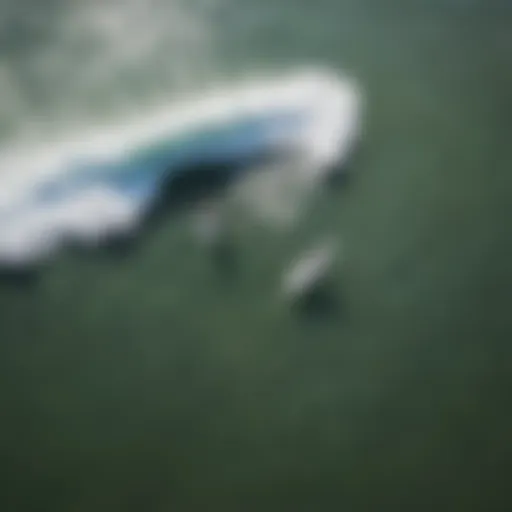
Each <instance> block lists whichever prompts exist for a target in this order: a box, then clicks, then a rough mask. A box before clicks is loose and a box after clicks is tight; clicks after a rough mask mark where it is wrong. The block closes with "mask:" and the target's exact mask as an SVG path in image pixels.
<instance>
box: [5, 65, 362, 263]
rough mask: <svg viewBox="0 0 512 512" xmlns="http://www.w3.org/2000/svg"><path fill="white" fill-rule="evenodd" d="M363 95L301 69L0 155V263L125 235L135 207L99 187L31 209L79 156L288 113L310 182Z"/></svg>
mask: <svg viewBox="0 0 512 512" xmlns="http://www.w3.org/2000/svg"><path fill="white" fill-rule="evenodd" d="M360 103H361V97H360V93H359V90H358V88H357V87H356V84H355V83H354V82H353V81H352V80H349V79H347V78H345V77H343V76H340V75H338V74H336V73H333V72H331V71H328V70H322V69H315V68H307V69H302V70H299V71H298V72H296V73H292V74H289V75H285V76H283V77H277V78H275V77H273V78H272V77H268V76H259V77H256V78H252V79H250V78H249V79H246V80H244V81H243V82H242V83H241V84H239V85H237V86H233V85H230V84H218V85H217V86H215V87H212V88H211V91H210V92H209V93H205V94H203V95H202V96H201V97H200V98H199V99H197V98H190V97H182V98H178V99H176V100H175V101H174V102H173V103H172V104H170V105H167V106H165V107H160V108H159V109H157V110H155V111H154V112H153V113H149V114H147V115H146V116H144V118H141V117H140V116H137V117H133V118H131V119H127V120H125V121H124V122H123V123H122V124H118V125H117V126H112V127H104V128H102V129H98V128H90V129H83V130H81V131H80V132H78V133H75V134H73V135H72V136H70V137H66V138H61V139H59V140H53V141H46V142H45V143H39V144H38V145H35V146H34V145H32V146H27V145H26V144H23V143H20V144H18V145H17V146H14V147H12V148H11V149H9V150H8V151H6V152H4V153H3V154H0V262H2V261H4V262H5V261H8V262H26V261H32V260H34V259H36V260H37V259H38V258H41V257H44V256H47V255H49V254H51V253H52V252H53V251H54V250H56V249H57V248H58V247H59V245H60V244H61V243H62V241H63V239H65V238H67V237H70V236H74V237H77V238H79V239H81V240H89V241H91V242H95V241H97V240H98V238H101V236H102V235H103V234H105V233H106V232H109V230H117V231H121V230H130V229H133V228H134V226H135V225H136V224H137V218H138V216H139V214H140V205H139V204H137V203H134V202H133V200H130V199H129V198H126V197H123V196H121V195H120V194H115V193H113V192H112V191H110V190H109V189H107V188H103V187H102V186H101V185H100V186H99V188H96V189H94V190H91V189H88V190H84V191H81V192H78V193H76V194H74V195H73V196H72V197H69V198H65V199H63V200H61V201H59V202H58V203H56V204H52V205H46V206H37V205H35V204H34V202H33V201H31V193H32V192H33V190H34V189H35V188H36V187H37V185H38V184H40V183H41V182H44V181H45V180H47V179H49V178H52V177H53V178H55V177H58V176H59V174H62V173H65V172H67V169H69V166H70V162H74V161H76V160H77V159H80V158H86V159H91V158H92V159H93V160H109V159H117V158H120V157H122V156H123V155H125V154H126V153H127V152H128V151H130V150H133V149H134V148H136V147H139V146H142V147H143V146H144V144H146V143H148V142H151V141H152V140H154V139H157V138H159V137H168V138H171V137H175V136H178V135H179V134H181V133H184V132H187V131H192V130H194V129H196V128H200V127H201V126H204V125H205V124H207V123H214V124H225V123H229V122H230V121H232V120H234V119H237V118H243V117H245V116H249V115H252V114H258V113H264V112H272V111H275V110H278V109H282V108H287V109H288V108H291V109H296V110H298V111H304V112H307V113H308V115H309V117H310V119H311V122H310V123H309V124H308V126H307V128H306V129H305V130H304V132H303V133H302V134H301V136H300V137H299V139H297V140H295V141H294V142H295V144H296V146H297V149H298V151H299V152H300V154H301V156H302V165H301V166H299V167H298V168H297V172H299V171H302V172H306V174H307V175H309V176H311V177H316V176H317V175H318V174H319V173H320V172H322V170H323V169H325V168H327V167H328V166H330V165H331V164H332V163H333V162H334V161H335V160H339V159H340V158H343V156H344V155H345V154H346V152H347V150H348V149H350V147H351V145H352V143H353V141H354V138H355V137H357V136H358V132H359V116H360Z"/></svg>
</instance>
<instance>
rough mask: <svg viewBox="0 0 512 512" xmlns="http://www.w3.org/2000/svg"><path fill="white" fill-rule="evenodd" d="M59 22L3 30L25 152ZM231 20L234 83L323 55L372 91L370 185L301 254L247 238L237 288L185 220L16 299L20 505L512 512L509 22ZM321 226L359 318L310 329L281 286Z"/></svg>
mask: <svg viewBox="0 0 512 512" xmlns="http://www.w3.org/2000/svg"><path fill="white" fill-rule="evenodd" d="M21 4H27V5H28V2H25V3H23V2H22V3H21ZM21 4H20V3H19V2H18V3H17V4H13V6H12V7H11V9H14V7H16V6H17V8H18V10H19V9H20V5H21ZM53 4H56V5H57V4H58V3H57V2H53V3H52V5H50V4H48V10H49V11H50V12H49V14H47V17H48V20H47V22H46V25H45V23H42V22H41V24H40V25H38V27H39V28H38V30H39V32H38V31H36V30H35V29H34V28H33V27H32V29H30V27H29V28H27V29H26V34H25V33H23V32H20V30H19V28H18V29H17V30H12V26H10V25H8V24H6V23H5V22H4V24H3V25H2V28H1V30H2V36H3V38H2V40H3V41H4V43H3V44H4V46H3V48H4V50H3V53H2V55H1V58H2V61H1V63H2V66H3V68H2V69H4V70H5V69H8V70H9V72H10V73H12V74H13V76H14V77H15V78H16V81H17V83H18V85H20V86H21V85H23V86H24V87H22V92H23V95H24V96H23V98H24V101H25V103H23V105H25V107H24V110H23V109H21V107H20V110H14V109H13V110H8V109H7V110H4V112H7V111H8V112H10V115H11V117H10V118H7V117H6V116H4V118H3V124H2V127H3V129H4V130H5V131H6V132H8V131H9V130H14V126H18V125H17V124H16V122H17V121H19V119H20V117H16V116H21V112H22V111H23V113H24V114H23V115H27V113H26V112H27V109H28V111H29V112H32V111H34V112H44V111H45V108H46V109H47V110H48V111H50V110H51V111H52V112H54V108H55V105H58V100H59V94H58V93H57V91H53V96H52V87H51V83H50V82H48V81H45V80H43V79H42V78H41V77H40V75H38V74H37V73H35V71H34V69H36V68H34V67H33V66H34V64H33V63H32V61H31V60H30V56H31V55H34V54H37V52H38V51H40V48H41V47H43V48H44V47H45V45H51V44H57V43H52V41H53V39H52V33H53V31H57V29H58V28H59V23H64V20H65V19H66V15H67V14H65V12H67V11H65V12H64V11H63V9H62V7H60V8H58V9H57V10H55V11H52V10H51V7H52V6H53ZM74 5H75V4H74V3H70V4H68V5H67V9H71V10H72V9H73V8H74ZM7 8H8V7H6V8H5V9H7ZM198 9H199V11H198V12H202V11H201V9H206V7H203V8H198ZM7 12H8V11H6V13H7ZM20 12H21V14H20V17H19V18H16V19H17V21H16V23H18V24H21V25H19V26H22V27H23V26H25V27H26V26H28V25H30V24H27V23H25V24H24V22H23V20H24V19H25V18H24V16H27V19H29V18H30V16H28V14H26V13H27V12H28V11H22V10H20ZM205 12H206V11H205ZM215 12H216V14H215V16H214V15H213V14H212V15H211V16H212V17H211V19H210V18H208V22H209V24H210V25H213V26H214V27H215V28H216V31H217V32H218V34H220V36H219V38H218V43H217V47H216V55H217V57H216V58H217V59H218V60H217V61H215V65H214V67H217V68H219V69H220V70H221V72H231V71H232V70H251V69H254V68H257V67H259V66H275V67H279V66H284V65H293V64H300V63H302V62H304V61H305V62H321V63H325V64H327V65H331V66H333V67H343V68H347V69H349V70H350V71H351V72H353V73H354V74H355V75H356V76H357V77H358V78H359V79H360V80H361V82H362V84H363V85H364V87H365V90H366V94H367V101H368V115H367V120H366V136H365V138H364V145H363V148H362V152H361V154H360V156H359V158H358V159H357V161H356V162H355V163H354V165H353V167H354V171H355V174H354V179H353V180H352V182H351V183H350V186H349V187H347V188H346V189H345V190H344V191H343V192H342V193H335V192H329V193H328V194H327V195H326V199H325V200H324V201H322V202H321V204H320V205H318V206H317V207H316V208H315V209H314V211H312V212H311V213H310V214H309V216H308V218H307V219H306V221H305V222H304V223H303V224H302V225H301V228H300V230H299V232H298V233H296V234H295V235H293V236H292V235H290V238H285V239H283V238H282V237H279V236H276V234H275V233H274V234H273V233H272V232H270V231H265V230H261V231H259V230H252V231H246V232H244V233H243V234H242V235H240V237H239V239H238V240H237V244H238V246H239V268H238V272H237V274H236V275H235V277H234V279H232V280H231V281H229V282H226V281H225V280H224V279H223V278H222V276H219V274H218V273H217V272H215V269H214V268H213V266H212V262H211V261H210V260H209V258H208V256H207V255H206V254H204V253H203V252H201V251H200V250H199V249H198V248H197V246H196V245H195V244H194V243H193V241H192V240H191V239H190V235H189V232H188V228H187V226H185V225H184V224H183V223H180V222H169V223H166V224H164V225H162V226H161V227H160V228H159V230H158V231H157V232H156V233H155V234H154V235H153V236H151V237H150V239H149V240H148V242H147V244H145V245H144V246H143V247H142V248H141V250H139V251H137V252H136V253H135V254H134V255H133V256H131V257H129V258H127V259H124V260H120V261H118V260H112V259H109V258H106V257H97V258H93V259H86V258H81V257H73V256H66V257H63V258H61V259H60V260H59V261H58V262H57V263H56V264H55V265H54V266H52V267H51V268H50V269H48V270H47V271H45V272H44V274H43V276H42V280H41V282H40V284H39V286H37V287H35V288H33V289H26V288H23V289H22V288H13V287H2V288H1V289H0V405H1V420H0V460H1V467H2V475H1V476H2V478H1V480H0V507H1V508H0V509H1V510H2V511H5V512H11V511H13V512H25V511H43V510H44V511H46V510H48V511H52V512H57V511H61V510H62V511H73V512H75V511H80V512H82V511H87V512H89V511H97V512H103V511H108V512H112V511H117V510H119V511H131V510H133V511H148V512H149V511H156V512H161V511H171V510H172V511H189V510H191V511H195V510H208V511H209V510H221V511H226V510H234V511H246V510H247V511H249V510H255V511H262V510H265V511H267V510H268V511H271V510H272V511H273V510H276V511H278V510H279V511H282V510H286V511H287V510H290V511H302V510H304V511H331V510H346V511H351V512H352V511H367V510H368V511H374V510H375V511H377V510H378V511H382V510H414V511H418V510H421V511H423V510H425V511H431V510H443V511H444V510H446V511H486V512H487V511H501V510H503V511H505V510H510V507H511V506H512V496H511V491H510V490H509V486H510V475H512V467H511V466H512V409H511V407H512V406H511V399H510V393H511V390H512V359H511V358H512V348H511V345H510V343H511V341H512V318H511V314H510V308H511V306H512V292H511V286H512V239H511V234H510V227H509V225H508V222H509V219H510V218H511V217H512V201H511V197H512V174H511V171H512V157H511V154H510V143H509V139H510V135H511V134H512V117H511V116H512V7H510V4H509V3H507V2H505V1H501V2H500V1H498V0H496V1H490V0H488V1H487V2H484V1H481V2H478V1H473V2H469V1H468V2H462V1H459V2H455V1H451V2H449V1H448V0H444V1H434V0H432V1H430V2H428V1H409V2H406V1H405V0H403V1H400V0H388V1H384V0H380V1H377V0H375V1H370V0H367V1H358V2H356V1H348V0H347V1H343V0H317V1H315V2H313V1H307V2H306V1H299V0H286V1H285V0H281V1H276V0H272V1H271V0H260V1H258V2H256V1H252V0H245V1H240V2H237V3H234V2H233V3H230V2H227V3H226V2H225V4H224V6H222V5H221V7H220V8H219V10H218V11H215ZM52 13H53V17H52V16H51V14H52ZM209 16H210V15H209ZM155 18H157V17H155ZM6 19H9V18H8V17H7V18H6ZM12 19H13V20H14V17H13V18H12ZM20 20H21V21H20ZM52 20H53V25H52ZM11 23H14V21H11ZM30 26H31V25H30ZM9 27H11V31H10V32H9V30H8V29H9ZM29 29H30V30H29ZM20 34H25V35H23V37H21V35H20ZM132 35H133V37H136V36H135V34H132ZM36 36H37V37H36ZM31 38H34V41H36V42H37V45H36V43H34V42H33V41H32V39H31ZM58 41H59V40H58ZM58 41H57V42H58ZM38 48H39V49H38ZM154 55H155V60H154V62H153V65H154V68H155V69H160V67H159V63H160V62H161V61H160V60H158V59H159V58H160V54H159V53H158V52H155V54H154ZM72 60H73V59H71V61H72ZM144 64H146V61H144ZM141 65H142V64H141ZM131 71H133V70H131ZM31 73H32V74H31ZM131 76H132V78H133V77H136V76H137V74H136V73H135V72H133V73H132V75H131ZM157 76H158V77H160V75H157V74H154V75H149V77H148V75H147V74H144V77H145V78H144V80H146V81H147V82H148V83H145V82H144V83H142V84H139V88H138V89H137V88H136V89H137V91H138V93H140V94H147V95H151V94H152V91H153V89H151V84H153V85H154V83H159V80H160V78H158V79H157V78H155V77H157ZM38 79H39V81H38ZM162 80H163V79H162ZM105 83H106V82H105ZM71 85H72V84H71ZM71 85H69V88H68V89H66V91H65V92H66V94H67V96H66V98H73V94H75V93H76V94H78V92H76V91H77V89H74V88H73V87H74V86H73V87H72V86H71ZM107 85H108V86H110V87H114V85H115V84H114V81H112V83H110V82H109V83H108V84H106V85H105V88H104V89H101V88H99V89H98V90H95V91H94V94H95V96H94V95H93V96H94V97H93V98H91V97H89V96H87V97H86V99H87V101H89V102H91V103H88V104H87V105H89V107H90V108H91V109H93V108H97V109H98V110H101V105H102V103H101V101H99V99H98V98H100V99H101V100H102V101H105V102H108V99H109V98H110V96H109V94H110V91H111V90H110V89H108V87H107ZM31 87H32V89H31ZM45 87H46V88H45ZM155 87H156V86H155ZM113 91H114V92H112V94H113V95H115V91H116V89H115V87H114V89H113ZM130 91H131V93H133V94H136V92H133V91H132V90H130ZM141 91H142V92H141ZM43 93H44V94H43ZM80 94H82V95H83V94H85V93H84V91H83V90H82V89H80ZM61 95H62V98H63V99H62V101H64V99H65V98H64V93H63V92H62V91H61ZM84 97H85V96H84ZM81 98H82V96H81ZM0 101H4V102H5V104H4V106H7V100H6V97H5V89H4V96H3V99H2V96H0ZM83 101H84V102H85V100H83ZM84 105H85V103H84ZM50 106H51V109H50ZM52 109H53V110H52ZM319 227H322V228H329V229H332V230H334V231H337V232H339V233H340V234H341V236H342V237H343V240H344V245H345V249H346V260H345V261H344V264H343V265H341V266H340V270H339V274H338V275H337V276H336V283H335V286H336V289H337V290H336V291H337V293H338V297H339V299H338V301H337V303H336V304H335V305H334V311H330V312H328V313H326V314H324V315H323V316H319V315H314V316H304V315H302V316H301V315H296V314H294V313H293V312H292V311H290V310H289V309H288V308H286V307H285V306H283V305H282V304H280V303H279V301H277V300H275V294H276V279H277V277H278V275H279V272H280V270H281V269H282V267H283V265H285V264H286V262H287V261H288V258H289V257H290V256H291V255H292V254H293V253H294V248H295V247H296V246H297V247H300V241H301V240H309V239H310V238H311V236H313V235H314V233H315V232H316V230H317V229H318V228H319Z"/></svg>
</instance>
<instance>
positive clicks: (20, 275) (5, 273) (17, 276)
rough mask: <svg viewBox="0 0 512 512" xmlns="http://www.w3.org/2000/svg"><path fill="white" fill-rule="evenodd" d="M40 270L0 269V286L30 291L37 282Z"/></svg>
mask: <svg viewBox="0 0 512 512" xmlns="http://www.w3.org/2000/svg"><path fill="white" fill-rule="evenodd" d="M40 274H41V269H40V268H26V269H8V268H5V269H0V286H2V287H6V288H10V287H15V288H19V289H23V290H31V289H32V288H33V287H34V286H36V285H37V284H38V282H39V277H40Z"/></svg>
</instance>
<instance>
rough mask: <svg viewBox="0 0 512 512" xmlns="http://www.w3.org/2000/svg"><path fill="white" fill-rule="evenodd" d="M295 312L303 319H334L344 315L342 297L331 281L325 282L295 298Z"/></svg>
mask: <svg viewBox="0 0 512 512" xmlns="http://www.w3.org/2000/svg"><path fill="white" fill-rule="evenodd" d="M293 309H294V311H295V313H296V314H297V315H298V316H299V317H301V318H302V319H303V320H304V321H326V320H329V321H334V320H339V319H341V318H342V317H343V316H344V313H345V310H344V306H343V301H342V297H341V295H340V293H339V291H338V290H335V287H334V286H333V284H332V283H325V284H323V285H322V286H318V287H316V288H315V289H314V290H312V291H311V292H309V293H308V294H306V295H304V296H303V297H301V298H300V299H298V300H296V302H295V303H294V304H293Z"/></svg>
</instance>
